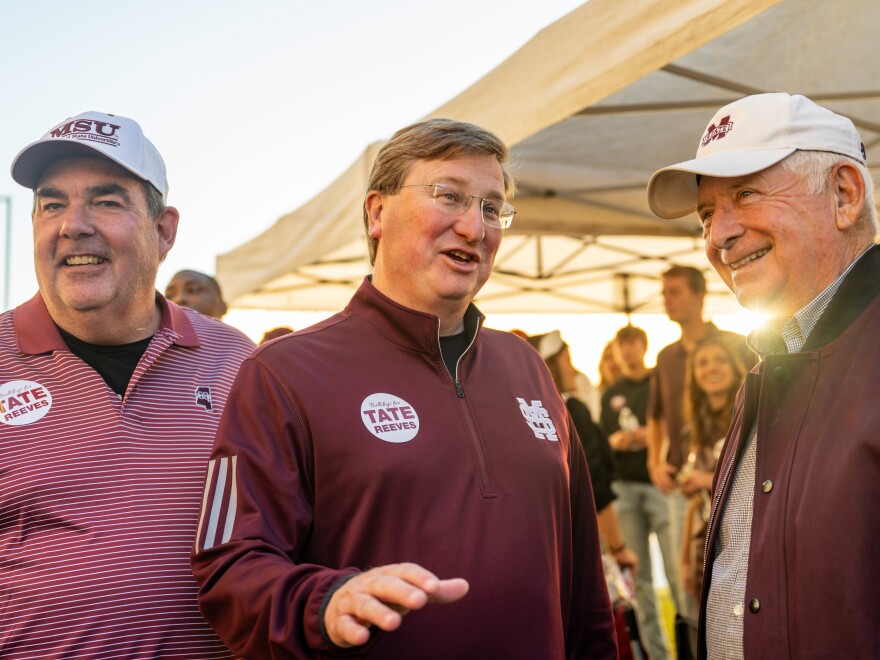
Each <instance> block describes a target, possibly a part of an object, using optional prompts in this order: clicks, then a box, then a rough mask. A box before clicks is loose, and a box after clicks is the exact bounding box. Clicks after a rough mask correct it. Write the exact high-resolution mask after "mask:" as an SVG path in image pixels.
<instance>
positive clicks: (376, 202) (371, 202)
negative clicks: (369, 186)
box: [364, 190, 385, 239]
mask: <svg viewBox="0 0 880 660" xmlns="http://www.w3.org/2000/svg"><path fill="white" fill-rule="evenodd" d="M364 209H366V211H367V223H368V226H367V235H368V236H369V237H370V238H374V239H379V238H381V237H382V218H383V215H384V212H385V195H383V194H382V193H381V192H379V191H378V190H371V191H370V192H368V193H367V198H366V199H365V200H364Z"/></svg>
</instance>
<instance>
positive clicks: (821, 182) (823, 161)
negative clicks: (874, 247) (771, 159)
mask: <svg viewBox="0 0 880 660" xmlns="http://www.w3.org/2000/svg"><path fill="white" fill-rule="evenodd" d="M838 163H847V164H849V165H852V166H854V167H855V168H856V169H857V170H858V171H859V173H860V174H861V175H862V181H864V182H865V208H864V210H863V211H862V217H864V218H866V219H867V224H868V226H869V227H870V229H871V234H872V236H874V237H875V239H876V238H877V236H878V233H880V223H878V220H877V207H876V206H875V205H874V181H873V179H871V174H870V172H868V168H867V167H865V166H864V165H863V164H862V163H860V162H859V161H857V160H854V159H853V158H850V157H849V156H844V155H842V154H836V153H832V152H830V151H795V152H794V153H793V154H792V155H791V156H789V157H788V158H785V159H783V160H782V161H781V162H780V163H779V164H780V165H781V166H782V168H783V169H784V170H786V171H787V172H791V173H792V174H795V175H796V176H798V177H800V179H801V180H802V181H803V182H804V183H805V184H806V186H807V190H809V191H810V193H811V194H813V195H817V194H819V193H821V192H824V191H825V190H827V188H828V183H829V178H828V173H829V172H830V171H831V169H832V168H833V167H834V166H835V165H837V164H838Z"/></svg>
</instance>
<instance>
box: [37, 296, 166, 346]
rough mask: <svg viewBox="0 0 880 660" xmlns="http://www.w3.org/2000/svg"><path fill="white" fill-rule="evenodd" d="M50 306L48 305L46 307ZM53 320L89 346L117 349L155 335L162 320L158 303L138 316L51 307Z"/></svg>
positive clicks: (50, 313) (50, 311)
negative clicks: (110, 314) (111, 316)
mask: <svg viewBox="0 0 880 660" xmlns="http://www.w3.org/2000/svg"><path fill="white" fill-rule="evenodd" d="M47 307H48V304H47ZM49 315H50V316H51V317H52V320H53V321H54V322H55V323H56V324H57V325H58V326H59V327H60V328H62V329H63V330H64V331H65V332H68V333H70V334H72V335H73V336H74V337H76V338H77V339H79V340H81V341H84V342H86V343H89V344H97V345H99V346H118V345H121V344H131V343H133V342H136V341H140V340H141V339H146V338H147V337H151V336H153V335H154V334H156V331H157V330H158V329H159V324H160V323H161V321H162V312H161V310H160V308H159V306H158V305H156V304H155V303H154V304H153V305H151V307H150V308H149V310H144V312H143V313H142V314H138V315H137V316H136V317H134V318H131V317H126V318H123V319H121V318H119V317H114V318H112V319H111V318H107V314H106V312H104V313H102V312H100V311H93V312H74V311H71V310H62V311H61V313H57V312H56V310H53V309H52V308H51V307H50V308H49Z"/></svg>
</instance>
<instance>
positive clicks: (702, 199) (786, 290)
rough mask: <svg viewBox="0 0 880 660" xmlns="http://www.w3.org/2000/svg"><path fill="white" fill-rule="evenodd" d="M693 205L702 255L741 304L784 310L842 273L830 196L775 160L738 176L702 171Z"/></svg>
mask: <svg viewBox="0 0 880 660" xmlns="http://www.w3.org/2000/svg"><path fill="white" fill-rule="evenodd" d="M697 208H698V214H699V216H700V219H701V221H702V223H703V236H704V238H705V240H706V255H707V256H708V258H709V261H710V262H712V265H713V266H714V267H715V270H717V271H718V274H719V275H721V277H722V279H723V280H724V281H725V283H726V284H727V286H728V287H730V289H731V290H732V291H733V292H734V293H735V294H736V297H737V299H738V300H739V302H740V304H742V305H743V306H745V307H748V308H750V309H760V310H764V311H767V312H770V313H773V314H774V315H779V316H790V315H792V314H793V313H794V312H796V311H797V310H799V309H800V308H801V307H803V306H804V305H806V304H807V303H808V302H809V301H811V300H812V299H813V298H815V297H816V296H817V295H818V294H819V293H821V292H822V290H823V289H824V288H825V287H827V286H828V284H830V283H831V282H832V281H833V280H834V278H835V277H837V275H838V274H839V273H840V272H841V260H842V258H843V256H842V254H843V252H844V251H845V249H844V248H845V243H844V241H843V240H842V239H841V237H840V232H838V231H837V229H836V226H835V212H836V207H835V199H834V196H833V195H832V194H831V193H830V192H820V193H817V194H812V193H810V191H809V190H808V188H807V186H806V184H805V183H804V182H803V181H802V180H801V178H800V177H799V176H798V175H796V174H794V173H792V172H789V171H787V170H786V169H784V168H783V167H782V166H781V165H779V164H777V165H774V166H773V167H770V168H768V169H766V170H763V171H761V172H758V173H756V174H751V175H748V176H743V177H738V178H715V177H704V178H703V179H702V180H701V182H700V187H699V196H698V206H697Z"/></svg>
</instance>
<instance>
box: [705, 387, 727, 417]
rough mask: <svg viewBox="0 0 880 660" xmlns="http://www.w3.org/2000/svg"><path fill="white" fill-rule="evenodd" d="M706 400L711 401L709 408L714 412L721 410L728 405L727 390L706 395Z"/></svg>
mask: <svg viewBox="0 0 880 660" xmlns="http://www.w3.org/2000/svg"><path fill="white" fill-rule="evenodd" d="M706 400H707V401H708V402H709V410H711V411H712V412H718V411H719V410H722V409H724V407H725V406H726V405H727V392H720V393H718V394H709V395H707V396H706Z"/></svg>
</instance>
